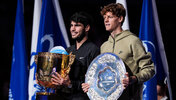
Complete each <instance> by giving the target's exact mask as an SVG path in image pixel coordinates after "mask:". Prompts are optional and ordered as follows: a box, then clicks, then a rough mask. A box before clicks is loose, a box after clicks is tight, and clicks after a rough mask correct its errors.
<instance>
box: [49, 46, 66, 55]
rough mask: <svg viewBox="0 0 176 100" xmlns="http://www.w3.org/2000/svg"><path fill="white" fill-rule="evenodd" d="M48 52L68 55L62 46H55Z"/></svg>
mask: <svg viewBox="0 0 176 100" xmlns="http://www.w3.org/2000/svg"><path fill="white" fill-rule="evenodd" d="M50 53H59V54H65V55H68V53H67V51H66V50H65V48H64V47H62V46H55V47H53V48H52V49H51V50H50Z"/></svg>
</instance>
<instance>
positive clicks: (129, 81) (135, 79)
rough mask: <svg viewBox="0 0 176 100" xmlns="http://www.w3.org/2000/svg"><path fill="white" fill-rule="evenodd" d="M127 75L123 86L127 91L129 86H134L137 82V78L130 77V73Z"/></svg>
mask: <svg viewBox="0 0 176 100" xmlns="http://www.w3.org/2000/svg"><path fill="white" fill-rule="evenodd" d="M125 75H126V78H124V79H123V80H122V84H123V87H124V89H126V88H127V87H128V85H129V84H133V83H135V82H137V78H136V76H130V77H129V75H128V72H127V73H125Z"/></svg>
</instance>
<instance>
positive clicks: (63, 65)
mask: <svg viewBox="0 0 176 100" xmlns="http://www.w3.org/2000/svg"><path fill="white" fill-rule="evenodd" d="M74 59H75V55H73V54H72V53H70V54H69V55H65V54H58V53H49V52H39V53H38V55H36V56H35V63H36V64H37V74H36V78H37V83H38V84H39V85H41V86H43V87H45V88H46V89H47V88H55V87H56V86H55V85H53V84H52V83H51V82H50V80H51V75H52V72H58V73H60V74H61V76H62V77H63V78H64V77H65V76H66V75H68V74H69V71H70V67H71V65H72V64H73V62H74ZM39 94H42V95H49V94H50V93H47V92H46V91H45V92H43V93H39Z"/></svg>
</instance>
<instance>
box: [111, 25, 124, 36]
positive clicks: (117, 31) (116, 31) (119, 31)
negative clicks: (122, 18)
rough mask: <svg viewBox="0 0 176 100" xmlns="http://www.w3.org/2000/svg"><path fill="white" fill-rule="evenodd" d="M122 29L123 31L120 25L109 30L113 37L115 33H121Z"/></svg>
mask: <svg viewBox="0 0 176 100" xmlns="http://www.w3.org/2000/svg"><path fill="white" fill-rule="evenodd" d="M122 31H123V29H122V27H119V28H117V29H116V30H114V31H112V32H111V36H112V37H113V38H114V36H115V35H117V34H119V33H121V32H122Z"/></svg>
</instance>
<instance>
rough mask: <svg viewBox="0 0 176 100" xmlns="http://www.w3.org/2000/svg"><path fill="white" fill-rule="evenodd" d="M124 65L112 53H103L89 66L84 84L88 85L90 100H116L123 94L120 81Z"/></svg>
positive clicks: (124, 70)
mask: <svg viewBox="0 0 176 100" xmlns="http://www.w3.org/2000/svg"><path fill="white" fill-rule="evenodd" d="M125 73H126V69H125V65H124V63H123V61H122V60H121V59H120V58H119V57H118V56H117V55H115V54H113V53H103V54H100V55H99V56H97V57H96V58H95V59H94V60H93V61H92V62H91V64H90V66H89V68H88V70H87V73H86V78H85V83H88V84H89V85H90V88H89V90H88V92H87V95H88V97H89V98H90V100H117V99H118V98H119V97H120V95H121V94H122V92H123V90H124V89H123V85H122V79H123V78H125V77H126V76H125Z"/></svg>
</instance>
